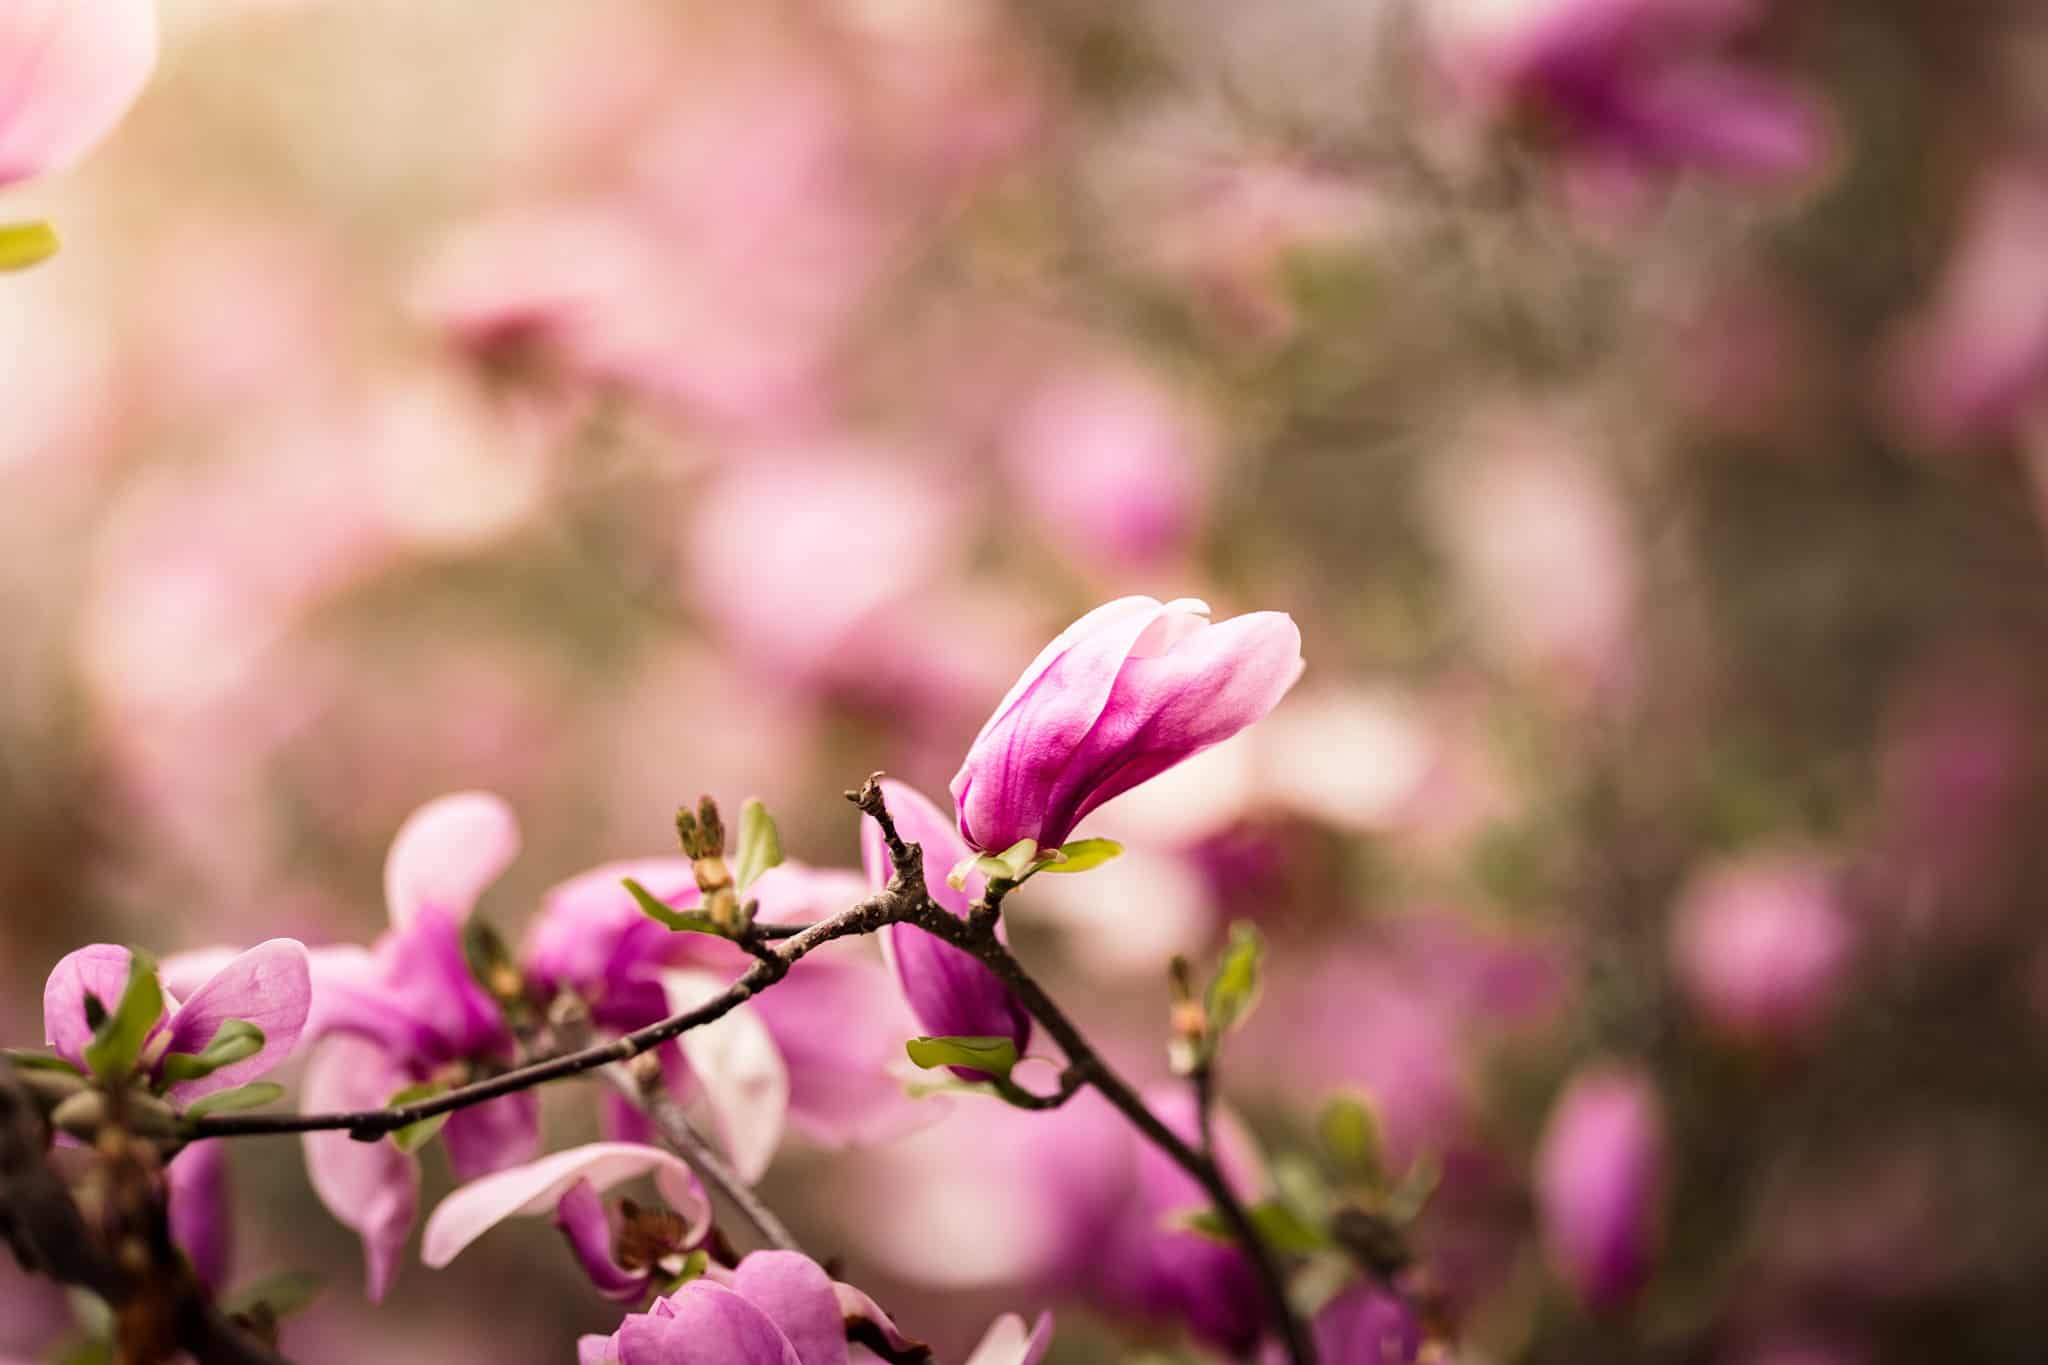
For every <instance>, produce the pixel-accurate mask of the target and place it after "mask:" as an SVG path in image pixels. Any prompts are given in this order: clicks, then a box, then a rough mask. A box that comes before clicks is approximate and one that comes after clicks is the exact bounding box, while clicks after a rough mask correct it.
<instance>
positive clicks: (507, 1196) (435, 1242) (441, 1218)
mask: <svg viewBox="0 0 2048 1365" xmlns="http://www.w3.org/2000/svg"><path fill="white" fill-rule="evenodd" d="M649 1172H652V1173H653V1174H654V1183H655V1188H656V1189H658V1190H660V1191H661V1197H662V1198H663V1199H664V1200H666V1201H667V1203H668V1206H669V1207H670V1208H672V1209H674V1210H675V1211H676V1212H677V1213H679V1214H681V1215H682V1216H683V1218H684V1219H685V1220H686V1222H687V1224H688V1228H687V1231H686V1234H685V1240H687V1241H692V1242H694V1241H695V1240H696V1239H697V1238H699V1237H701V1236H703V1234H704V1230H705V1229H706V1228H707V1227H709V1226H710V1223H711V1206H710V1205H709V1204H707V1203H706V1202H705V1199H704V1192H703V1189H702V1188H701V1187H700V1186H699V1185H698V1183H697V1177H696V1175H695V1173H693V1172H692V1171H691V1170H690V1168H689V1167H688V1166H687V1165H685V1164H684V1162H683V1160H682V1159H681V1158H680V1157H677V1156H674V1155H672V1154H670V1153H668V1152H665V1151H663V1150H662V1149H661V1148H659V1147H641V1146H634V1145H631V1144H627V1143H620V1142H592V1143H586V1144H585V1145H583V1146H581V1147H570V1148H567V1149H566V1150H563V1151H560V1152H552V1153H550V1154H548V1155H547V1156H544V1157H542V1158H541V1159H540V1160H538V1161H533V1162H529V1163H527V1164H526V1165H524V1166H514V1167H512V1168H510V1169H508V1170H503V1171H499V1172H497V1173H496V1174H494V1175H487V1176H485V1177H484V1178H483V1179H481V1180H472V1181H471V1182H469V1183H468V1184H467V1185H464V1186H462V1187H461V1188H460V1189H458V1190H456V1191H455V1192H454V1193H453V1194H450V1195H449V1196H448V1197H447V1198H446V1199H443V1200H442V1201H441V1203H440V1205H439V1207H437V1208H436V1209H435V1210H434V1213H433V1216H432V1217H431V1218H429V1219H428V1220H427V1231H426V1235H425V1237H424V1238H423V1239H422V1243H421V1247H420V1259H421V1260H423V1261H425V1262H426V1263H427V1264H428V1265H430V1266H433V1267H434V1268H436V1269H439V1268H440V1267H442V1266H444V1265H447V1264H448V1263H449V1262H450V1261H452V1260H454V1259H455V1257H456V1256H457V1255H459V1254H460V1253H461V1252H462V1250H463V1248H464V1247H467V1246H468V1245H469V1244H470V1243H471V1242H473V1241H475V1240H476V1239H477V1238H479V1237H481V1236H483V1235H484V1233H486V1232H487V1231H489V1230H490V1229H491V1228H493V1227H496V1226H497V1225H498V1224H499V1223H501V1222H503V1221H504V1220H505V1219H507V1218H515V1217H522V1216H523V1217H532V1216H536V1215H539V1214H543V1213H551V1212H554V1211H555V1209H556V1205H557V1204H558V1203H559V1202H560V1200H561V1198H562V1196H563V1195H564V1194H566V1193H568V1191H569V1190H570V1189H571V1188H572V1187H574V1186H576V1185H578V1184H586V1185H588V1186H589V1187H590V1188H591V1190H592V1191H593V1192H595V1193H602V1192H603V1191H605V1190H608V1189H610V1188H612V1186H614V1185H617V1184H620V1183H622V1182H624V1181H627V1180H631V1179H633V1178H634V1177H636V1176H640V1175H645V1174H647V1173H649Z"/></svg>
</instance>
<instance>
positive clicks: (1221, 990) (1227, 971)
mask: <svg viewBox="0 0 2048 1365" xmlns="http://www.w3.org/2000/svg"><path fill="white" fill-rule="evenodd" d="M1265 956H1266V940H1265V938H1264V936H1262V935H1261V934H1260V933H1259V931H1258V930H1257V929H1256V928H1254V927H1253V926H1252V925H1250V924H1248V923H1246V922H1244V921H1243V920H1239V921H1238V922H1237V923H1236V924H1233V925H1231V926H1230V943H1229V946H1227V947H1225V948H1224V950H1223V960H1222V961H1221V962H1219V963H1217V964H1216V975H1215V976H1213V977H1211V978H1210V979H1209V991H1208V995H1207V996H1206V997H1205V998H1204V1000H1203V1006H1204V1010H1205V1012H1206V1014H1207V1016H1208V1024H1209V1029H1208V1034H1209V1047H1210V1050H1211V1051H1212V1052H1213V1051H1214V1049H1215V1046H1216V1044H1217V1043H1218V1042H1220V1041H1222V1038H1223V1036H1224V1035H1225V1034H1227V1033H1229V1032H1230V1031H1231V1030H1232V1029H1234V1028H1236V1027H1237V1026H1238V1025H1239V1024H1242V1023H1243V1022H1244V1021H1245V1018H1246V1016H1248V1015H1249V1014H1250V1013H1251V1012H1252V1009H1253V1007H1254V1006H1256V1005H1257V1004H1258V1003H1259V965H1260V963H1261V962H1262V961H1263V960H1264V958H1265Z"/></svg>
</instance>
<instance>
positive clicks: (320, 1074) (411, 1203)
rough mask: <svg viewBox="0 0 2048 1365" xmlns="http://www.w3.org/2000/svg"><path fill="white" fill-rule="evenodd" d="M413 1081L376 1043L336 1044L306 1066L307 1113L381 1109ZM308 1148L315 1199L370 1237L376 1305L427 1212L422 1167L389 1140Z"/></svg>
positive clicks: (330, 1137) (341, 1137)
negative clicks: (422, 1210)
mask: <svg viewBox="0 0 2048 1365" xmlns="http://www.w3.org/2000/svg"><path fill="white" fill-rule="evenodd" d="M411 1083H412V1077H411V1076H410V1075H408V1074H407V1073H406V1071H405V1070H404V1069H403V1068H402V1067H400V1066H398V1065H397V1064H396V1063H395V1062H393V1060H392V1059H391V1057H390V1056H389V1055H388V1054H387V1053H385V1051H384V1050H383V1049H382V1048H379V1047H378V1046H376V1045H375V1044H374V1043H368V1042H364V1041H362V1040H361V1039H357V1038H350V1037H345V1036H344V1037H336V1038H330V1039H328V1040H327V1041H326V1042H324V1043H322V1044H321V1045H320V1047H319V1048H318V1050H316V1051H315V1052H314V1054H313V1058H312V1061H311V1062H310V1063H309V1064H308V1065H307V1067H306V1077H305V1082H304V1084H303V1086H302V1092H303V1093H302V1096H301V1099H300V1107H301V1108H302V1109H303V1110H304V1111H305V1112H306V1113H309V1114H312V1113H324V1112H328V1111H334V1110H352V1109H375V1108H380V1107H382V1106H383V1105H384V1104H385V1103H387V1102H388V1101H389V1100H390V1098H391V1096H392V1095H393V1094H395V1093H397V1092H398V1091H399V1090H402V1089H404V1088H405V1087H406V1086H407V1085H409V1084H411ZM305 1148H306V1174H307V1176H308V1177H310V1178H311V1180H312V1182H313V1193H315V1194H317V1195H318V1196H320V1202H321V1203H323V1204H325V1205H326V1206H327V1209H328V1212H330V1213H332V1214H333V1215H334V1216H335V1218H336V1219H337V1220H339V1221H340V1222H341V1223H342V1225H343V1226H345V1227H350V1228H354V1229H355V1230H356V1232H357V1233H358V1234H360V1235H361V1237H362V1239H363V1257H364V1260H365V1262H366V1264H367V1271H368V1284H367V1287H366V1290H365V1292H366V1293H367V1294H368V1295H369V1298H370V1301H371V1302H372V1303H375V1302H377V1301H379V1300H381V1299H382V1298H383V1297H384V1292H385V1291H386V1290H387V1289H389V1288H390V1287H391V1281H392V1279H393V1278H394V1277H395V1276H396V1275H397V1274H398V1253H399V1252H400V1251H402V1250H403V1249H404V1248H405V1239H406V1236H407V1235H408V1234H409V1233H410V1232H411V1231H412V1224H413V1219H414V1217H415V1216H416V1215H417V1213H418V1211H419V1193H420V1189H419V1186H420V1172H419V1165H418V1163H417V1162H415V1161H414V1160H413V1159H412V1158H411V1157H409V1156H407V1155H406V1154H405V1153H403V1152H401V1151H399V1150H398V1149H397V1148H396V1147H394V1146H392V1145H391V1144H390V1143H389V1142H357V1141H356V1140H355V1139H353V1138H351V1137H350V1136H349V1135H348V1134H347V1133H338V1132H337V1133H308V1134H306V1137H305Z"/></svg>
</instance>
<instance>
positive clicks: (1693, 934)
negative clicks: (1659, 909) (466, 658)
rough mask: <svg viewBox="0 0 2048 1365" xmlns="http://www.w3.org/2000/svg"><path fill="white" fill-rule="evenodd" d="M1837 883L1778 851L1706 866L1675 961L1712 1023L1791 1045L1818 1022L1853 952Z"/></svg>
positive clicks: (1677, 929) (1685, 902) (1685, 911)
mask: <svg viewBox="0 0 2048 1365" xmlns="http://www.w3.org/2000/svg"><path fill="white" fill-rule="evenodd" d="M1835 880H1836V879H1835V874H1834V872H1833V871H1832V869H1830V868H1829V867H1827V866H1826V864H1824V863H1822V862H1820V861H1818V860H1816V859H1812V858H1805V857H1799V856H1796V855H1780V856H1776V857H1769V856H1766V857H1756V858H1751V859H1748V860H1746V861H1743V862H1740V863H1735V864H1732V865H1727V866H1722V867H1717V868H1714V869H1711V870H1710V871H1708V872H1707V873H1705V874H1703V875H1702V876H1701V877H1700V878H1699V879H1698V880H1697V881H1695V882H1694V883H1693V885H1692V886H1691V887H1689V888H1688V889H1687V890H1686V892H1685V894H1684V897H1683V899H1682V900H1681V902H1680V904H1679V908H1678V913H1677V918H1676V919H1675V921H1674V922H1673V924H1672V939H1671V954H1672V965H1673V967H1674V968H1675V970H1676V972H1677V976H1678V980H1679V983H1680V984H1681V985H1682V986H1683V987H1684V989H1685V991H1686V994H1687V995H1688V996H1690V997H1691V999H1692V1001H1693V1004H1694V1005H1695V1006H1696V1007H1697V1008H1698V1009H1699V1010H1700V1011H1701V1013H1702V1014H1704V1015H1705V1016H1706V1018H1707V1019H1708V1021H1709V1022H1710V1023H1712V1024H1713V1025H1714V1026H1715V1027H1716V1028H1719V1029H1721V1030H1723V1031H1724V1032H1727V1033H1730V1034H1733V1035H1735V1036H1737V1037H1743V1038H1755V1039H1777V1040H1792V1039H1798V1038H1802V1037H1805V1036H1807V1035H1809V1034H1811V1033H1812V1032H1813V1030H1814V1029H1815V1028H1816V1027H1817V1026H1818V1025H1820V1024H1821V1023H1822V1022H1823V1021H1824V1019H1825V1017H1826V1014H1827V1011H1828V1008H1829V1006H1831V1005H1832V1004H1833V1003H1834V1001H1835V997H1836V995H1837V994H1839V992H1840V988H1841V985H1842V977H1843V974H1844V972H1845V970H1846V969H1847V967H1848V959H1849V955H1850V953H1851V952H1852V951H1853V949H1854V936H1853V931H1852V929H1851V927H1850V924H1849V921H1848V918H1847V917H1846V916H1845V915H1844V914H1843V913H1842V910H1841V907H1840V904H1839V897H1838V893H1837V890H1836V886H1835Z"/></svg>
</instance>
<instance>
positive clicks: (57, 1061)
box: [0, 1047, 85, 1076]
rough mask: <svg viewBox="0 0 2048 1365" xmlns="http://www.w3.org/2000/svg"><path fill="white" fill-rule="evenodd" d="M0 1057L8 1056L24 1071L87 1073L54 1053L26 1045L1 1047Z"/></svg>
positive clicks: (9, 1059)
mask: <svg viewBox="0 0 2048 1365" xmlns="http://www.w3.org/2000/svg"><path fill="white" fill-rule="evenodd" d="M0 1057H5V1058H7V1060H8V1061H10V1062H13V1063H14V1064H15V1065H16V1066H18V1067H20V1068H21V1069H22V1070H23V1071H63V1072H68V1073H69V1074H71V1075H73V1076H83V1075H84V1074H85V1073H84V1072H83V1071H80V1070H79V1069H78V1068H77V1067H75V1066H73V1065H72V1064H71V1063H69V1062H67V1061H65V1060H64V1059H63V1058H62V1057H59V1056H57V1055H55V1054H54V1053H49V1052H33V1051H31V1050H29V1049H28V1048H25V1047H0Z"/></svg>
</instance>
